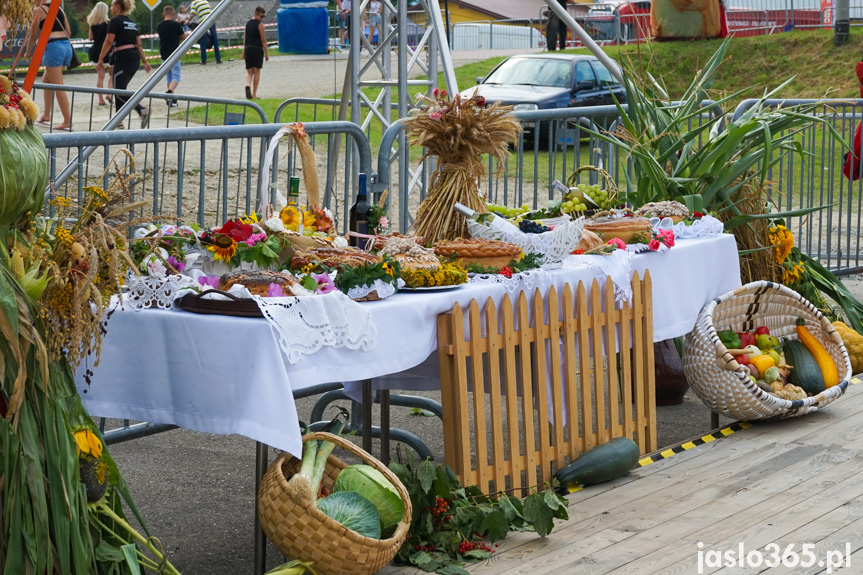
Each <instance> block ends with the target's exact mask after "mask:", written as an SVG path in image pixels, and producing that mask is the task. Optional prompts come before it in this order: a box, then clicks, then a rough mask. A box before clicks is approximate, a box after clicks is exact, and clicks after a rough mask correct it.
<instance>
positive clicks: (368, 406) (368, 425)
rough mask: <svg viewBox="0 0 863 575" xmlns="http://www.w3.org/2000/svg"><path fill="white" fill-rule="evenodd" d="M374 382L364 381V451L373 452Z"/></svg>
mask: <svg viewBox="0 0 863 575" xmlns="http://www.w3.org/2000/svg"><path fill="white" fill-rule="evenodd" d="M373 405H374V400H373V398H372V380H370V379H364V380H363V449H365V450H366V451H367V452H369V453H371V452H372V406H373Z"/></svg>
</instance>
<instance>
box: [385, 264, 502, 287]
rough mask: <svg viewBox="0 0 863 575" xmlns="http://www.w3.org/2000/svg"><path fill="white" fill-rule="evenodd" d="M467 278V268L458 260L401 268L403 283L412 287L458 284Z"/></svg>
mask: <svg viewBox="0 0 863 575" xmlns="http://www.w3.org/2000/svg"><path fill="white" fill-rule="evenodd" d="M495 273H497V272H495ZM467 278H468V276H467V270H466V269H464V268H463V267H462V266H461V264H460V263H458V262H444V263H443V264H441V267H439V268H436V269H422V268H421V269H415V270H409V269H403V270H402V279H403V280H405V285H407V286H408V287H412V288H419V287H437V286H451V285H459V284H463V283H466V282H467Z"/></svg>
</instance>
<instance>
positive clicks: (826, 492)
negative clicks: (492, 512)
mask: <svg viewBox="0 0 863 575" xmlns="http://www.w3.org/2000/svg"><path fill="white" fill-rule="evenodd" d="M568 499H569V512H570V519H569V520H568V521H566V522H557V523H556V525H555V528H554V531H553V532H552V533H551V535H549V536H548V537H546V538H545V539H544V540H542V539H539V538H538V537H537V536H536V534H534V533H510V535H509V536H508V537H507V538H506V539H505V540H504V541H502V542H501V545H500V547H498V549H497V553H496V554H495V556H494V557H493V558H492V559H490V560H488V561H484V562H482V563H479V564H476V565H473V566H471V567H470V568H469V571H470V572H471V573H472V574H476V575H503V574H508V575H515V574H524V575H541V574H544V573H548V574H551V573H555V574H574V575H582V574H583V575H600V574H613V575H649V574H654V573H662V574H669V575H672V574H680V575H689V574H696V573H721V574H728V575H731V574H734V575H737V574H754V573H766V572H769V573H771V574H773V573H793V574H795V575H797V574H810V573H811V574H816V573H828V572H829V571H828V568H827V565H826V563H825V562H824V561H825V560H826V558H827V554H828V552H841V553H842V558H843V564H844V560H845V556H846V554H848V558H849V560H850V565H849V566H847V567H843V568H841V569H839V570H838V571H837V569H836V568H834V569H833V572H834V573H836V572H841V573H844V574H852V573H863V384H859V385H852V386H850V388H849V390H848V392H847V393H846V395H845V396H844V397H842V398H841V399H840V400H838V401H837V402H836V403H834V404H832V405H830V406H828V407H827V408H825V409H824V410H823V411H820V412H817V413H814V414H811V415H807V416H804V417H800V418H794V419H789V420H784V421H778V422H767V423H758V424H754V425H753V426H751V427H749V428H747V429H742V430H740V431H737V432H736V433H733V434H731V435H729V436H727V437H722V438H721V439H718V440H716V441H711V442H708V443H705V444H703V445H700V446H697V447H693V448H691V449H688V450H686V451H683V452H681V453H678V454H676V455H673V456H671V457H668V458H666V459H662V460H660V461H657V462H655V463H651V464H649V465H647V466H645V467H642V468H640V469H638V470H636V471H633V472H631V473H629V474H628V475H626V476H625V477H621V478H619V479H617V480H615V481H613V482H610V483H607V484H603V485H597V486H592V487H588V488H585V489H583V490H581V491H578V492H576V493H573V494H571V495H569V496H568ZM699 543H700V544H702V547H701V548H699ZM741 543H743V545H744V548H745V550H746V552H747V553H749V552H750V551H753V550H760V551H761V552H762V553H763V554H764V556H765V558H768V557H769V556H770V551H772V549H773V548H770V549H768V550H767V551H765V546H767V545H768V544H770V543H775V544H777V545H778V546H779V548H780V549H781V550H783V551H784V550H785V549H786V547H787V546H788V545H789V544H791V543H793V544H794V547H793V551H794V552H796V553H798V554H800V553H801V552H802V545H803V544H804V543H806V544H813V545H814V547H813V548H811V550H812V552H813V553H814V555H815V561H814V565H813V566H812V567H808V568H804V567H800V566H797V567H787V566H782V565H781V564H780V566H779V567H773V568H769V567H764V566H762V567H760V568H756V567H752V566H747V567H741V566H735V567H726V566H720V567H711V566H710V561H708V560H707V559H708V558H707V557H706V556H705V553H706V552H707V551H719V552H722V553H724V552H725V551H726V550H732V551H734V552H735V553H737V552H738V551H739V545H740V544H741ZM699 551H702V555H701V557H702V560H703V563H702V564H701V565H699ZM780 556H781V555H780ZM800 557H801V559H805V557H804V556H800ZM836 558H837V556H836V554H835V553H834V554H833V556H832V559H836ZM719 560H720V561H722V562H723V563H724V561H725V556H720V559H719ZM819 562H821V566H819ZM744 564H745V563H744ZM385 573H387V575H392V574H395V573H405V574H407V573H420V572H419V571H417V570H414V569H404V568H402V569H396V568H392V567H390V568H387V569H386V570H385Z"/></svg>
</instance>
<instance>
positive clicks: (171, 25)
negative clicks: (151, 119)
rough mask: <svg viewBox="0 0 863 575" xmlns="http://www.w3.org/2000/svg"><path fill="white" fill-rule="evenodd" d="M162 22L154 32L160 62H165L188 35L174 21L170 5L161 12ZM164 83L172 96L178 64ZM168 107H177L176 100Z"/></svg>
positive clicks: (178, 74) (177, 83) (169, 103)
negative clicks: (156, 35) (156, 36)
mask: <svg viewBox="0 0 863 575" xmlns="http://www.w3.org/2000/svg"><path fill="white" fill-rule="evenodd" d="M162 16H164V17H165V19H164V20H162V21H161V22H159V24H158V25H157V26H156V32H157V33H158V34H159V55H160V56H161V57H162V62H164V61H165V60H167V59H168V58H169V57H170V56H171V54H173V53H174V51H175V50H176V49H177V48H178V47H179V46H180V42H181V41H182V40H184V39H185V38H186V36H188V35H189V33H188V32H185V31H184V30H183V26H182V24H180V23H179V22H177V21H176V20H174V7H173V6H171V5H168V6H165V9H164V10H162ZM165 81H166V82H167V83H168V93H169V94H173V93H174V90H176V89H177V85H179V83H180V62H177V63H176V64H174V67H173V68H171V70H170V71H169V72H168V74H167V75H166V76H165ZM168 105H169V106H170V107H172V108H174V107H176V106H178V105H179V103H178V102H177V100H170V101H169V102H168Z"/></svg>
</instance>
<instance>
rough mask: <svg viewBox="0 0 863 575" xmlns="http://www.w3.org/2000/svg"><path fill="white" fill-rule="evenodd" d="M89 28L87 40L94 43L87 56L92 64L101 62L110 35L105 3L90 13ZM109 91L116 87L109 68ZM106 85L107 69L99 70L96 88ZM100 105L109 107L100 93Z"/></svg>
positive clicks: (88, 18) (96, 6)
mask: <svg viewBox="0 0 863 575" xmlns="http://www.w3.org/2000/svg"><path fill="white" fill-rule="evenodd" d="M87 27H88V28H89V31H88V32H87V38H88V39H89V40H90V41H92V42H93V43H92V44H91V45H90V49H89V50H88V51H87V56H88V57H89V58H90V61H91V62H96V61H98V60H99V53H100V52H101V51H102V46H103V45H104V44H105V36H106V35H107V34H108V5H107V4H105V3H104V2H97V3H96V5H95V6H93V10H92V11H91V12H90V15H89V16H87ZM107 75H108V89H109V90H110V89H111V88H113V87H114V81H113V80H112V79H111V68H110V67H108V74H107ZM104 85H105V69H104V68H103V69H101V70H97V72H96V87H97V88H102V87H103V86H104ZM110 99H111V96H108V100H110ZM99 105H100V106H107V105H108V102H106V101H105V98H104V97H103V96H102V93H101V92H100V93H99Z"/></svg>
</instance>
